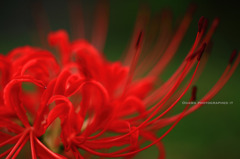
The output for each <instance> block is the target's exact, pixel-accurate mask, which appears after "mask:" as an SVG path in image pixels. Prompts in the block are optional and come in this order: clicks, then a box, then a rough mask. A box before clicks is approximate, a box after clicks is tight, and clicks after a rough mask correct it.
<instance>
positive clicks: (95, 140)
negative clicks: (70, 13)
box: [0, 14, 240, 159]
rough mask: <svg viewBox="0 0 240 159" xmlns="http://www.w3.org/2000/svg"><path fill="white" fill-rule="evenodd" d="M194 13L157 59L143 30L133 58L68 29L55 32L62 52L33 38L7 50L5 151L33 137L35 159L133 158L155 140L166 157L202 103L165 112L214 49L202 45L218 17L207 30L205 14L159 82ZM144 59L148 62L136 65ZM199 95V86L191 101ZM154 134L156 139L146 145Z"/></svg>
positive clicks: (1, 130)
mask: <svg viewBox="0 0 240 159" xmlns="http://www.w3.org/2000/svg"><path fill="white" fill-rule="evenodd" d="M190 15H191V14H187V15H186V16H185V17H184V19H183V22H182V23H181V25H180V26H179V29H178V30H177V32H176V34H175V35H174V36H173V37H172V40H170V42H169V43H168V45H167V44H166V45H164V44H163V45H164V46H165V48H163V50H164V51H163V53H162V55H161V56H158V58H157V61H156V59H154V57H156V56H157V55H156V54H154V51H153V54H152V55H147V56H149V58H143V59H140V53H141V52H142V43H143V41H144V40H143V38H142V36H143V35H142V34H143V33H142V32H141V33H140V35H139V37H137V38H135V40H136V41H135V42H136V43H135V45H134V47H133V49H130V50H131V52H130V53H129V54H128V55H127V60H126V61H130V62H129V63H128V62H126V63H128V65H126V66H123V64H122V63H120V62H108V61H107V60H106V59H105V58H104V57H103V55H102V54H101V53H100V52H99V51H98V50H97V49H95V48H94V47H93V46H92V45H91V44H89V43H88V42H87V41H84V40H76V41H73V42H70V41H69V38H68V35H67V33H66V32H65V31H63V30H60V31H57V32H52V33H50V34H49V37H48V40H49V44H50V46H53V47H56V48H57V49H58V52H59V54H60V56H56V57H55V56H54V55H53V54H52V53H51V52H49V51H46V50H42V49H40V48H34V47H30V46H26V47H20V48H16V49H14V50H12V51H11V52H10V53H8V54H7V55H6V56H3V55H1V56H0V73H1V74H0V98H1V100H0V148H1V154H0V157H6V158H16V156H17V155H18V154H19V152H20V151H21V149H22V148H23V147H24V145H25V144H26V143H27V142H29V143H30V147H31V154H32V158H33V159H36V158H56V159H60V158H90V157H91V155H97V156H102V157H126V158H132V157H134V156H135V155H136V154H137V153H139V152H141V151H142V150H144V149H146V148H148V147H150V146H152V145H156V146H157V147H158V149H159V158H164V156H165V155H164V148H163V145H162V143H161V139H162V138H163V137H165V136H166V135H167V134H168V133H169V132H170V131H171V130H172V129H173V127H174V126H175V125H176V124H177V123H178V122H179V120H180V119H181V118H183V117H184V116H186V115H188V114H189V113H191V112H193V111H195V110H196V109H198V108H199V107H201V106H202V105H201V104H195V105H192V106H191V104H187V106H186V107H185V108H184V109H183V111H182V112H181V113H179V114H176V115H174V116H171V117H169V116H168V117H167V116H165V115H166V114H167V113H168V112H169V111H170V110H172V109H173V108H174V107H175V105H176V104H177V103H178V102H179V101H180V100H181V98H182V97H183V96H184V95H185V93H186V92H187V91H188V90H189V88H191V86H192V85H193V83H194V82H195V81H196V79H197V78H198V77H199V75H200V73H201V71H202V70H203V67H204V64H205V63H206V56H207V55H205V53H204V54H203V52H207V51H208V50H206V49H205V48H207V47H208V44H209V40H210V38H211V36H212V33H213V32H214V30H215V27H216V24H217V22H218V20H214V21H213V24H212V25H211V27H210V29H209V31H208V32H207V33H206V34H205V30H206V20H205V19H204V18H202V19H201V20H200V22H199V30H198V33H197V36H196V40H195V42H194V44H193V46H192V48H191V49H190V51H189V53H188V55H187V57H186V59H185V60H184V61H183V62H182V64H181V65H180V66H179V68H178V69H177V70H176V72H175V73H174V74H173V75H172V76H171V77H170V78H169V79H168V80H167V81H165V82H161V85H160V86H159V82H158V81H159V80H157V79H158V77H159V76H160V75H161V73H162V71H163V70H164V69H165V67H166V66H167V64H168V63H169V61H170V60H171V59H172V57H173V56H174V54H175V52H176V50H177V48H178V46H179V44H180V42H181V41H182V38H183V36H184V33H185V32H186V30H187V28H188V26H189V23H190V21H191V16H190ZM164 46H162V47H164ZM157 48H158V47H157ZM155 52H156V51H155ZM202 54H203V55H202ZM202 56H204V57H202ZM234 56H236V52H235V53H234V54H233V57H232V58H231V60H230V63H229V65H228V66H227V68H226V70H225V71H224V73H223V75H222V76H221V77H220V78H219V81H218V82H217V83H216V85H215V86H214V87H213V88H212V89H211V90H210V91H209V92H208V93H207V94H206V95H205V96H204V97H203V98H202V99H201V101H208V100H210V99H211V98H213V97H214V96H215V94H216V93H217V92H218V91H219V90H220V89H221V88H222V87H223V86H224V85H225V83H226V82H227V81H228V79H229V78H230V77H231V75H232V74H233V72H234V70H235V69H236V67H237V65H238V63H239V61H240V56H238V57H236V59H235V61H233V59H234ZM141 60H142V61H141ZM149 60H150V61H149ZM137 61H141V63H140V64H138V65H137ZM153 61H155V63H154V62H153ZM152 64H154V65H152ZM144 70H145V71H144ZM149 70H150V71H149ZM191 70H193V73H192V72H191ZM146 74H147V75H146ZM187 75H191V78H190V79H188V78H187ZM157 84H158V86H157ZM195 98H196V87H194V88H193V93H192V97H190V99H189V101H193V100H195ZM190 106H191V107H190ZM59 119H60V120H59ZM171 124H172V125H171ZM167 125H171V126H170V127H169V129H168V130H167V131H166V132H165V133H163V134H162V135H161V136H157V132H158V130H159V129H161V128H162V127H165V126H167ZM147 141H151V144H149V145H148V146H146V147H141V145H142V144H143V143H145V142H147ZM111 148H118V150H116V151H113V150H111ZM2 150H3V151H2ZM79 150H84V151H79ZM80 152H81V153H80Z"/></svg>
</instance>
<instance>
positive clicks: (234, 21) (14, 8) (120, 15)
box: [0, 0, 240, 159]
mask: <svg viewBox="0 0 240 159" xmlns="http://www.w3.org/2000/svg"><path fill="white" fill-rule="evenodd" d="M34 3H35V1H1V5H0V8H1V9H0V21H1V25H0V52H1V53H3V54H6V53H7V52H8V51H10V50H11V49H13V48H15V47H17V46H23V45H38V44H36V43H34V42H33V41H32V37H34V36H35V37H37V34H36V26H35V23H34V19H33V16H32V13H33V10H34V7H33V4H34ZM95 4H96V1H82V7H83V8H84V15H85V21H86V25H85V27H86V28H87V31H88V32H89V33H88V34H87V38H89V37H90V31H91V26H92V21H93V17H94V9H95ZM142 4H144V5H146V6H148V7H149V8H150V10H151V13H152V15H154V14H156V13H157V12H159V11H160V10H161V9H164V8H168V9H170V10H171V11H172V12H173V18H174V20H176V19H178V18H181V17H182V16H183V15H184V13H185V11H186V9H187V8H188V6H189V5H190V4H196V5H197V6H198V8H197V11H196V13H195V14H194V19H193V22H192V23H191V25H190V29H189V30H188V32H187V35H186V37H185V38H184V40H183V42H182V44H181V47H180V49H179V50H178V52H177V54H176V56H175V57H174V59H173V61H172V62H171V64H170V65H169V67H168V68H167V69H166V70H165V72H164V75H163V79H167V78H168V77H169V76H170V75H171V74H172V73H173V72H174V70H175V69H176V68H177V67H178V66H179V64H180V63H181V62H182V60H183V59H184V57H185V55H186V54H187V52H188V50H189V49H190V47H191V45H192V44H193V40H194V38H195V35H196V31H197V22H198V19H199V18H200V17H201V16H205V17H207V18H208V19H209V21H211V20H213V18H214V17H219V18H220V25H219V27H218V29H217V31H216V33H215V35H214V37H213V44H214V45H213V49H212V53H211V56H210V58H209V61H208V64H207V66H206V68H205V71H204V73H203V74H202V76H201V78H200V79H199V81H198V82H197V86H198V88H199V89H198V99H200V98H201V97H203V96H204V94H205V93H207V92H208V91H209V90H210V89H211V87H212V86H213V85H214V83H215V82H216V81H217V80H218V78H219V77H220V75H221V73H222V72H223V70H224V69H225V67H226V65H227V63H228V59H229V56H230V54H231V51H232V50H233V49H235V48H236V49H240V40H239V37H240V31H239V29H240V12H239V5H238V4H237V2H235V1H216V0H213V1H209V0H195V1H190V0H178V1H177V0H175V1H173V0H146V1H137V0H132V1H131V2H130V1H127V0H112V1H110V22H109V29H108V37H107V41H106V46H105V50H104V52H105V53H106V54H107V57H108V58H109V59H110V60H117V59H118V58H119V57H120V55H121V53H122V52H123V51H124V49H125V47H126V45H127V43H128V42H129V40H130V37H131V33H132V31H133V27H134V23H135V18H136V15H137V13H138V9H139V7H140V6H141V5H142ZM42 5H43V8H44V9H45V10H46V13H47V16H48V21H49V22H50V26H51V29H52V30H57V29H66V30H68V31H69V30H70V25H69V10H68V9H69V8H68V7H67V5H68V2H67V1H64V0H51V1H47V0H45V1H42ZM86 17H87V18H86ZM239 71H240V69H239V68H238V69H237V70H236V72H235V74H234V75H233V76H232V78H231V79H230V81H229V82H228V83H227V84H226V86H225V87H224V88H223V89H222V90H221V91H220V92H219V93H218V95H217V96H216V97H215V98H214V99H213V100H212V101H233V102H234V104H232V105H206V106H204V107H202V108H201V109H199V110H198V111H196V112H194V113H193V114H191V115H189V116H187V117H186V118H184V119H183V120H182V121H181V122H180V123H179V124H178V125H177V126H176V128H175V129H174V130H173V131H172V132H171V133H170V134H169V135H167V137H165V138H164V140H163V143H164V145H165V148H166V153H167V154H166V155H167V159H203V158H204V159H239V158H240V151H239V143H240V126H239V122H240V119H239V116H240V108H239V107H240V95H239V89H240V84H239V77H240V76H239ZM189 96H190V94H189V93H188V95H187V96H186V97H185V98H184V99H183V100H182V101H186V100H187V99H188V98H189ZM178 107H179V108H180V109H182V108H183V105H182V104H179V105H178ZM156 156H157V149H156V148H155V147H153V148H151V149H149V150H146V151H145V152H143V153H141V154H140V155H138V156H137V157H136V158H156Z"/></svg>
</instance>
